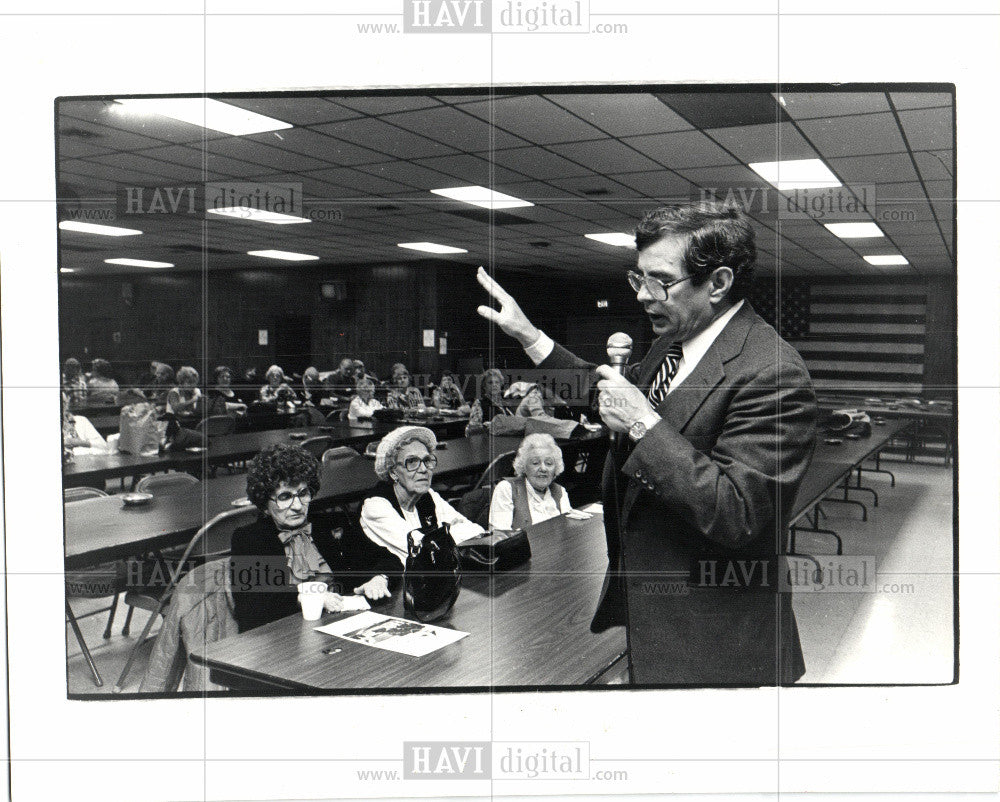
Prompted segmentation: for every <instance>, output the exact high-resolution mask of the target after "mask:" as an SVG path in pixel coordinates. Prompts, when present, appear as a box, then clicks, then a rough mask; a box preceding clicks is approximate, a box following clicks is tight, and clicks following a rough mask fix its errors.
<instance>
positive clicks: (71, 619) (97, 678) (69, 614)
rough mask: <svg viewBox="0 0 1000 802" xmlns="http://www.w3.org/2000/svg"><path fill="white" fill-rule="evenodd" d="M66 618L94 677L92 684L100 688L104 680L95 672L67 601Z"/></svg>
mask: <svg viewBox="0 0 1000 802" xmlns="http://www.w3.org/2000/svg"><path fill="white" fill-rule="evenodd" d="M66 618H67V619H68V620H69V625H70V626H71V627H72V628H73V634H74V635H76V642H77V643H79V644H80V649H81V651H82V652H83V657H84V659H85V660H86V661H87V665H88V666H89V667H90V673H91V674H93V675H94V684H95V685H96V686H97V687H98V688H100V687H101V686H102V685H104V680H102V679H101V674H100V672H99V671H98V670H97V664H96V663H94V658H93V657H91V656H90V649H88V648H87V644H86V642H85V641H84V639H83V633H82V632H81V631H80V625H79V624H78V623H76V616H75V615H73V611H72V610H71V609H70V606H69V601H68V600H67V602H66Z"/></svg>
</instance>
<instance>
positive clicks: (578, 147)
mask: <svg viewBox="0 0 1000 802" xmlns="http://www.w3.org/2000/svg"><path fill="white" fill-rule="evenodd" d="M551 149H552V150H554V151H555V152H556V153H559V154H561V155H563V156H565V157H566V158H567V159H572V160H573V161H575V162H579V163H580V164H583V165H587V166H589V167H590V169H592V170H594V171H595V172H599V173H604V172H608V173H631V172H639V171H641V170H655V169H656V168H657V167H658V166H659V165H658V164H657V163H656V162H654V161H653V160H652V159H648V158H646V157H645V156H643V155H642V154H641V153H636V151H635V150H633V149H632V148H629V147H626V146H625V145H623V144H622V143H621V142H619V141H618V140H616V139H601V140H597V141H593V142H571V143H566V144H563V145H552V146H551Z"/></svg>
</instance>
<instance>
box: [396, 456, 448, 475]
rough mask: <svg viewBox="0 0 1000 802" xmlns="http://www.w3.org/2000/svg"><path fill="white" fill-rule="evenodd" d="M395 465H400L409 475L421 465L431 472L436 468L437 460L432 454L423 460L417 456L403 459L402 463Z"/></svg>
mask: <svg viewBox="0 0 1000 802" xmlns="http://www.w3.org/2000/svg"><path fill="white" fill-rule="evenodd" d="M396 464H397V465H401V466H402V467H403V468H405V469H406V470H408V471H409V472H410V473H416V472H417V470H418V469H419V468H420V466H421V465H423V466H424V467H425V468H426V469H427V470H429V471H433V470H434V469H435V468H436V467H437V464H438V459H437V457H435V456H434V455H433V454H428V455H427V456H426V457H423V458H420V457H417V456H410V457H407V458H406V459H404V460H403V461H402V462H397V463H396Z"/></svg>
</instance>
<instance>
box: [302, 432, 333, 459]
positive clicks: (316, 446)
mask: <svg viewBox="0 0 1000 802" xmlns="http://www.w3.org/2000/svg"><path fill="white" fill-rule="evenodd" d="M299 445H300V446H302V447H303V448H304V449H305V450H306V451H308V452H309V453H310V454H312V455H313V456H314V457H316V459H320V458H322V456H323V452H324V451H326V450H327V449H328V448H329V447H330V438H329V437H326V436H323V435H321V436H319V437H310V438H309V439H308V440H303V441H302V442H301V443H299Z"/></svg>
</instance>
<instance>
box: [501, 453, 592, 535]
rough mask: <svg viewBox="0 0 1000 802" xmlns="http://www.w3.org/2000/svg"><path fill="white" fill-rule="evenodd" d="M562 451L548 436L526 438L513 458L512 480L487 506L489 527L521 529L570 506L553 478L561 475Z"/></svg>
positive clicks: (504, 482)
mask: <svg viewBox="0 0 1000 802" xmlns="http://www.w3.org/2000/svg"><path fill="white" fill-rule="evenodd" d="M563 469H564V466H563V458H562V451H561V450H560V448H559V446H558V445H557V444H556V441H555V440H554V439H553V437H552V435H550V434H529V435H528V436H527V437H525V438H524V439H523V440H522V441H521V445H520V447H519V448H518V449H517V456H515V457H514V478H513V479H505V480H503V481H502V482H499V483H498V484H497V486H496V488H495V489H494V491H493V501H492V502H491V503H490V527H491V528H493V529H524V528H525V527H527V526H531V524H537V523H541V522H542V521H547V520H548V519H549V518H555V517H556V516H557V515H562V514H563V513H564V512H569V511H570V510H571V509H573V506H572V505H571V504H570V503H569V494H567V493H566V489H565V488H564V487H562V485H558V484H556V483H555V478H556V477H557V476H558V475H559V474H561V473H562V472H563Z"/></svg>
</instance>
